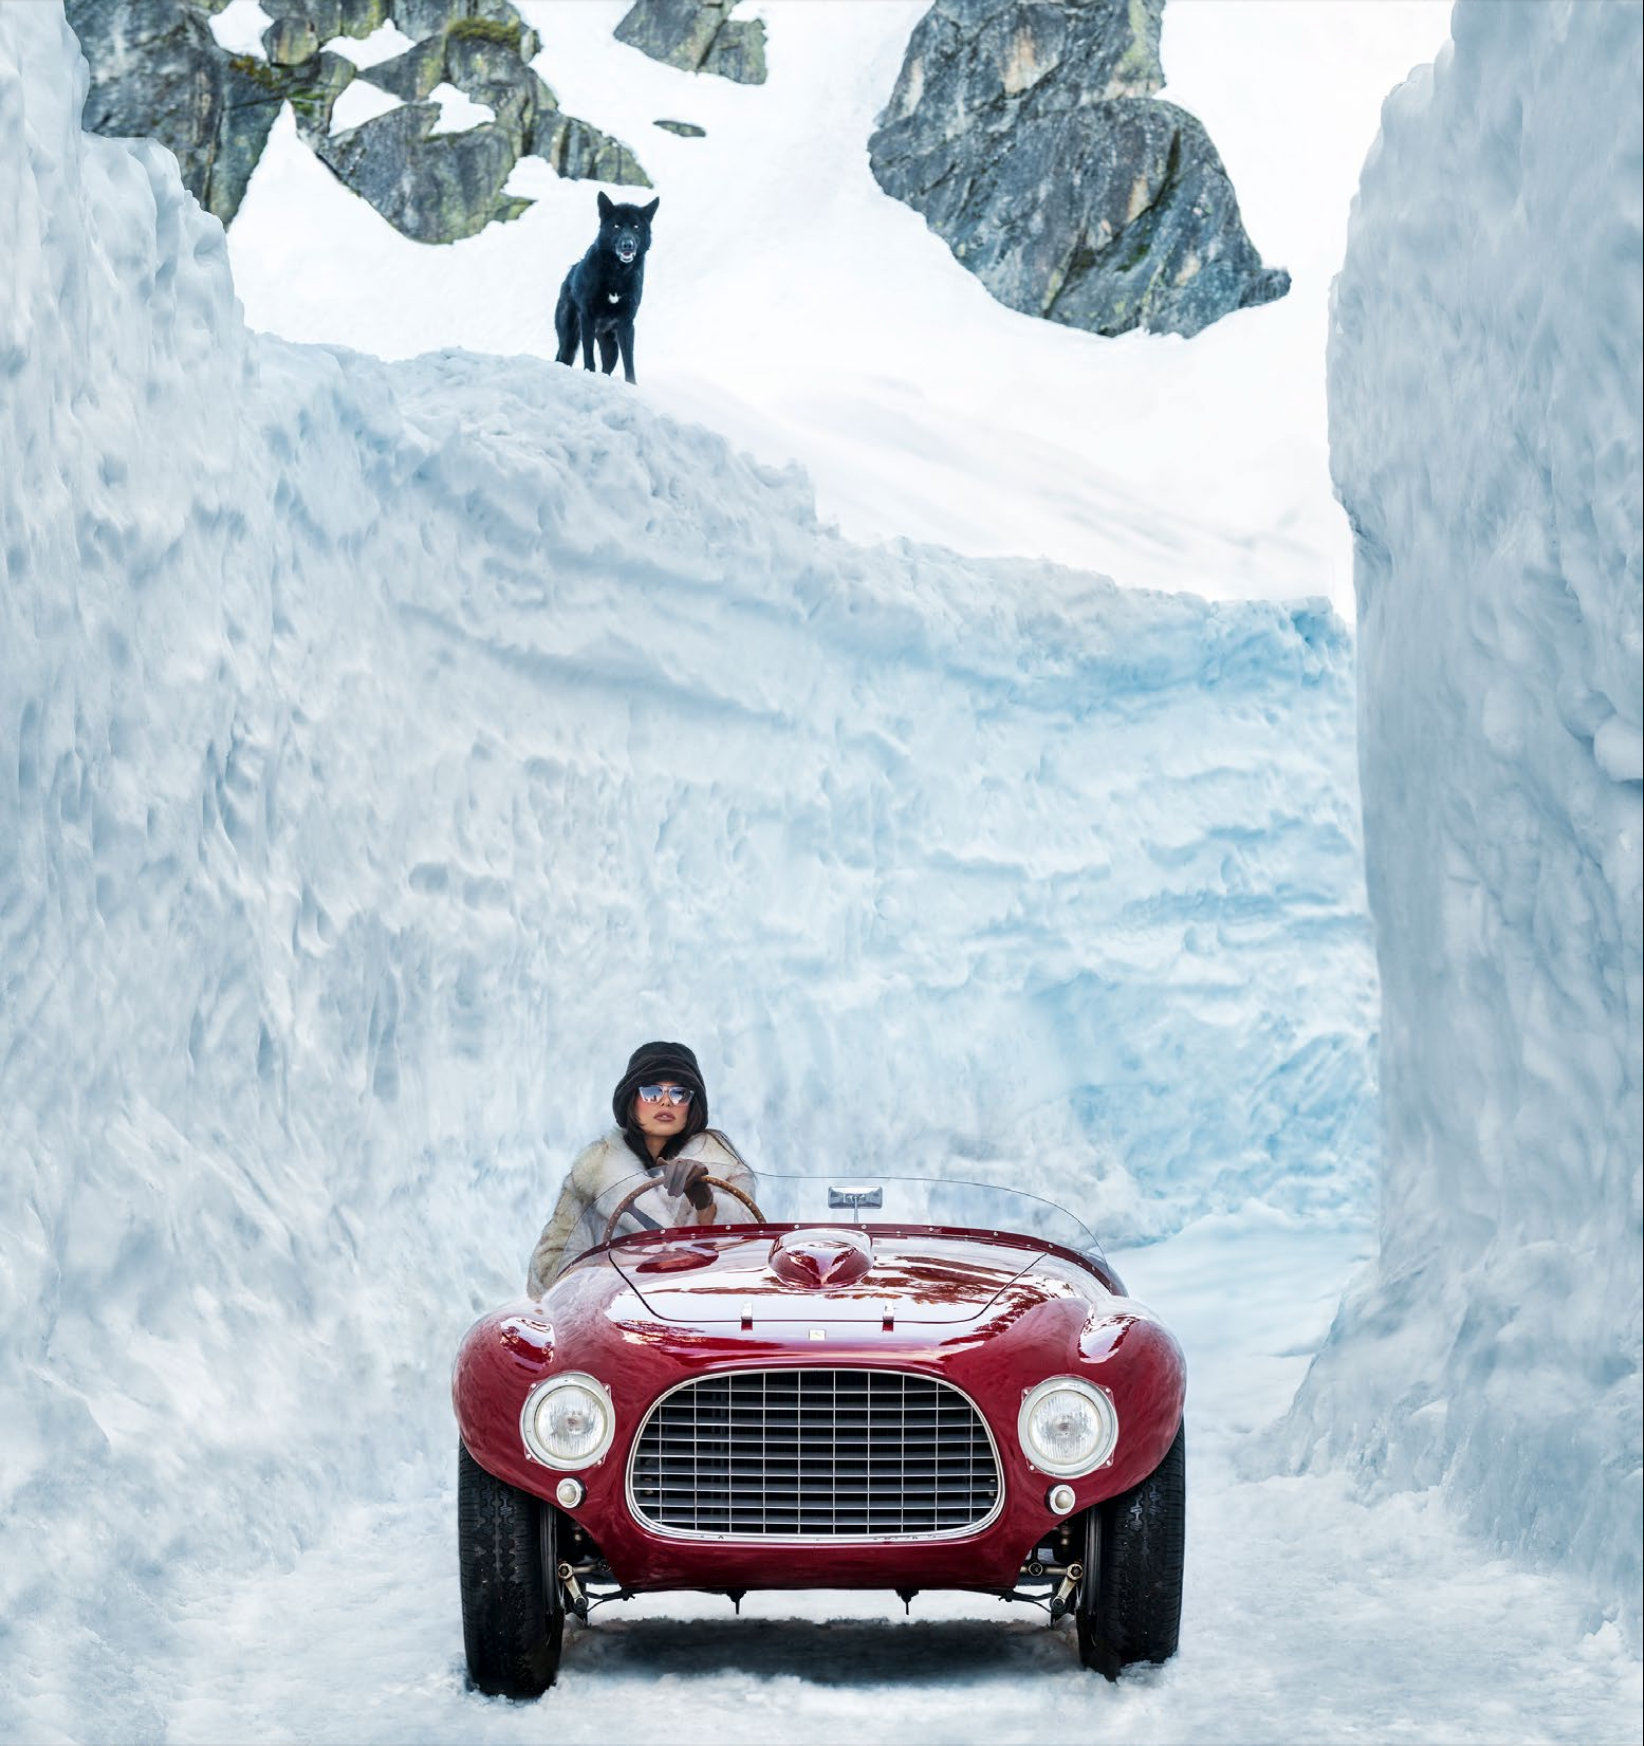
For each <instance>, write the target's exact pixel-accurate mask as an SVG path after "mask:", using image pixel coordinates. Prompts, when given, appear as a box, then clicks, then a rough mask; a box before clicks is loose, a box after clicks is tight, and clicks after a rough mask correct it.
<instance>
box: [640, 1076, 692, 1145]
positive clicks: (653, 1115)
mask: <svg viewBox="0 0 1644 1746" xmlns="http://www.w3.org/2000/svg"><path fill="white" fill-rule="evenodd" d="M658 1089H659V1090H661V1091H663V1092H668V1091H672V1090H677V1089H679V1082H678V1081H677V1080H674V1079H664V1080H661V1081H659V1084H658ZM690 1113H691V1106H690V1104H689V1103H688V1102H687V1103H670V1102H669V1101H668V1099H667V1097H666V1096H664V1097H661V1098H658V1099H657V1101H656V1102H655V1103H647V1102H646V1100H645V1099H644V1098H643V1097H641V1096H640V1095H639V1093H638V1092H637V1091H636V1092H635V1093H634V1121H635V1123H636V1124H637V1126H638V1128H639V1131H640V1132H641V1133H642V1134H649V1135H651V1136H652V1138H654V1139H662V1140H670V1139H672V1138H673V1136H674V1135H675V1134H681V1133H683V1132H684V1131H685V1118H686V1117H687V1116H688V1115H689V1114H690Z"/></svg>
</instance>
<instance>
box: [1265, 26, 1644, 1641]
mask: <svg viewBox="0 0 1644 1746" xmlns="http://www.w3.org/2000/svg"><path fill="white" fill-rule="evenodd" d="M1641 25H1644V13H1641V12H1640V10H1639V8H1638V7H1636V6H1587V5H1576V6H1571V5H1547V6H1496V5H1462V6H1460V7H1458V8H1457V10H1456V14H1455V21H1454V33H1455V48H1454V53H1453V56H1452V55H1451V54H1448V53H1447V54H1445V55H1442V56H1441V57H1440V59H1439V61H1438V63H1437V66H1436V67H1435V68H1433V69H1431V70H1429V71H1428V72H1426V73H1425V74H1424V75H1423V76H1421V77H1418V78H1417V79H1415V80H1413V81H1412V82H1411V83H1410V84H1408V85H1406V86H1404V87H1403V88H1402V89H1401V90H1400V91H1398V92H1397V93H1395V94H1394V96H1393V97H1392V98H1391V99H1390V100H1389V102H1388V105H1387V108H1386V110H1385V112H1384V117H1383V127H1382V134H1381V139H1380V142H1379V144H1378V146H1377V148H1376V149H1375V150H1374V151H1373V152H1372V154H1371V157H1370V161H1369V163H1368V164H1367V166H1366V168H1365V173H1364V183H1363V188H1362V192H1361V194H1360V197H1359V201H1358V204H1357V208H1356V213H1355V218H1354V222H1353V228H1352V239H1351V243H1350V246H1349V249H1348V255H1347V263H1346V266H1345V268H1344V270H1343V272H1342V275H1341V278H1340V280H1339V281H1338V283H1337V289H1336V306H1335V308H1336V330H1335V336H1334V339H1333V343H1332V347H1331V354H1330V390H1331V445H1332V457H1333V462H1334V468H1335V474H1336V479H1337V482H1338V486H1339V489H1340V493H1341V497H1342V501H1343V503H1344V504H1345V505H1346V508H1347V511H1348V514H1349V516H1350V517H1351V519H1352V522H1353V526H1354V530H1355V534H1356V540H1357V585H1358V595H1359V614H1360V701H1359V725H1360V762H1361V770H1362V780H1363V790H1364V808H1365V838H1366V850H1367V854H1368V864H1369V884H1370V897H1371V906H1372V910H1373V912H1374V915H1375V918H1376V940H1377V951H1378V956H1379V959H1380V963H1381V970H1382V989H1383V1023H1382V1088H1383V1096H1384V1099H1385V1105H1384V1107H1385V1111H1386V1136H1385V1172H1386V1174H1385V1189H1384V1194H1383V1206H1382V1233H1381V1243H1382V1246H1381V1256H1380V1260H1379V1263H1378V1264H1377V1265H1376V1267H1375V1268H1374V1270H1373V1272H1372V1273H1371V1275H1370V1276H1369V1277H1367V1278H1365V1279H1364V1280H1363V1281H1362V1282H1361V1284H1360V1285H1359V1286H1358V1288H1357V1289H1356V1291H1355V1292H1354V1293H1353V1294H1352V1295H1351V1296H1350V1298H1349V1300H1348V1301H1347V1303H1346V1304H1345V1305H1344V1308H1343V1311H1342V1314H1341V1317H1340V1319H1339V1321H1338V1324H1337V1326H1336V1329H1335V1331H1334V1333H1333V1335H1332V1339H1331V1342H1330V1345H1329V1346H1328V1347H1327V1349H1326V1350H1325V1352H1324V1353H1323V1354H1322V1355H1321V1357H1320V1360H1319V1362H1318V1364H1317V1365H1316V1367H1315V1369H1314V1371H1313V1373H1312V1375H1311V1377H1310V1379H1309V1383H1308V1386H1307V1388H1306V1389H1305V1390H1304V1392H1303V1395H1302V1397H1301V1401H1300V1404H1299V1407H1298V1413H1297V1429H1298V1432H1299V1434H1300V1436H1301V1438H1302V1439H1303V1440H1304V1441H1305V1440H1306V1439H1308V1438H1310V1437H1313V1436H1318V1437H1321V1438H1322V1439H1323V1441H1324V1442H1325V1444H1326V1445H1327V1446H1328V1447H1329V1448H1330V1449H1332V1450H1335V1451H1338V1452H1340V1451H1346V1452H1350V1453H1352V1454H1353V1455H1354V1456H1355V1457H1356V1458H1357V1459H1358V1460H1359V1461H1360V1462H1362V1463H1363V1464H1364V1466H1365V1467H1366V1469H1367V1470H1368V1471H1369V1472H1371V1473H1373V1474H1376V1475H1378V1476H1380V1477H1381V1478H1383V1479H1385V1480H1387V1481H1389V1482H1390V1483H1393V1484H1396V1485H1408V1484H1418V1485H1419V1484H1426V1483H1430V1482H1432V1481H1435V1480H1438V1479H1440V1478H1441V1477H1444V1478H1447V1479H1448V1481H1449V1483H1450V1486H1451V1489H1452V1490H1453V1491H1454V1493H1455V1495H1456V1496H1457V1497H1458V1498H1459V1499H1461V1500H1462V1501H1463V1502H1464V1503H1465V1505H1466V1508H1467V1510H1468V1511H1469V1513H1470V1514H1471V1516H1472V1517H1473V1518H1474V1519H1475V1520H1476V1521H1477V1522H1478V1523H1480V1524H1482V1525H1483V1526H1484V1527H1486V1528H1487V1529H1488V1530H1489V1531H1490V1532H1491V1533H1492V1534H1494V1535H1495V1536H1497V1537H1498V1538H1499V1539H1500V1540H1501V1541H1503V1542H1505V1543H1506V1544H1507V1545H1508V1546H1510V1547H1513V1548H1516V1549H1523V1550H1528V1551H1531V1552H1534V1553H1538V1554H1542V1555H1545V1556H1550V1557H1553V1558H1567V1559H1568V1560H1569V1561H1570V1562H1571V1564H1572V1565H1573V1566H1574V1567H1575V1568H1576V1569H1577V1570H1579V1571H1583V1572H1586V1573H1588V1574H1589V1575H1591V1576H1593V1577H1596V1578H1597V1580H1598V1583H1599V1585H1600V1586H1601V1588H1602V1591H1603V1594H1604V1596H1605V1597H1606V1600H1607V1602H1608V1604H1609V1605H1611V1606H1612V1607H1615V1606H1619V1607H1622V1608H1623V1609H1624V1610H1625V1611H1626V1612H1627V1614H1628V1615H1629V1616H1630V1617H1631V1619H1632V1622H1633V1627H1634V1629H1635V1630H1636V1627H1637V1619H1638V1596H1639V1580H1640V1571H1639V1544H1640V1471H1639V1469H1640V1438H1639V1411H1640V1402H1639V1386H1640V1378H1639V1353H1640V1324H1639V1287H1640V1280H1639V1256H1640V1177H1639V1159H1640V1149H1641V1134H1640V1099H1641V1080H1644V1075H1641V1070H1640V930H1641V920H1640V896H1641V892H1640V837H1641V833H1640V792H1641V789H1640V776H1641V774H1644V772H1641V769H1640V732H1639V728H1640V708H1641V706H1640V389H1641V381H1640V254H1639V250H1640V148H1639V127H1640V113H1639V112H1640V97H1639V92H1640V30H1641Z"/></svg>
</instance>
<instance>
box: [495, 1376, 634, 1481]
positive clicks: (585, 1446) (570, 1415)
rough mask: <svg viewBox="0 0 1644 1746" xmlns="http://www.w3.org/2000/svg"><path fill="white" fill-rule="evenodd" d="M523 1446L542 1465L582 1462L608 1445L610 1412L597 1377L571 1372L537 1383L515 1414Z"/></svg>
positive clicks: (608, 1400)
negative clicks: (518, 1414)
mask: <svg viewBox="0 0 1644 1746" xmlns="http://www.w3.org/2000/svg"><path fill="white" fill-rule="evenodd" d="M519 1428H520V1435H521V1436H522V1437H524V1439H525V1447H526V1448H527V1449H528V1450H529V1451H530V1453H531V1454H532V1455H534V1456H535V1457H536V1458H537V1460H538V1461H540V1462H542V1463H543V1464H544V1466H547V1467H587V1466H589V1465H590V1464H591V1463H593V1462H595V1461H597V1460H598V1459H599V1458H600V1456H602V1455H603V1454H604V1453H605V1451H606V1450H607V1449H609V1448H610V1446H611V1438H612V1436H613V1435H614V1434H615V1432H616V1415H615V1414H614V1413H613V1412H612V1411H611V1397H610V1395H609V1394H608V1393H607V1392H606V1390H605V1385H604V1384H603V1383H602V1382H598V1381H596V1380H595V1379H594V1378H593V1377H592V1376H584V1375H582V1374H581V1373H580V1372H577V1371H568V1372H566V1374H565V1375H563V1376H551V1377H549V1379H548V1380H547V1381H546V1382H539V1383H538V1384H537V1386H536V1387H535V1388H533V1389H532V1390H531V1392H530V1393H529V1394H528V1395H527V1396H526V1397H525V1407H524V1410H523V1411H522V1412H521V1413H520V1416H519Z"/></svg>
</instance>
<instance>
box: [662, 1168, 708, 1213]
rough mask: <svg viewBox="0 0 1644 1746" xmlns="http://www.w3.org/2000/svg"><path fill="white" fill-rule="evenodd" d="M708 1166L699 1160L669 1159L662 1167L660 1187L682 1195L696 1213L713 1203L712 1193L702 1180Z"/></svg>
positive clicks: (670, 1192)
mask: <svg viewBox="0 0 1644 1746" xmlns="http://www.w3.org/2000/svg"><path fill="white" fill-rule="evenodd" d="M707 1174H708V1166H707V1165H706V1164H704V1163H703V1162H702V1160H701V1159H700V1158H670V1159H669V1160H668V1162H667V1163H666V1164H664V1165H663V1167H662V1186H663V1187H664V1188H665V1189H667V1191H668V1192H669V1194H682V1195H684V1196H685V1198H686V1199H687V1200H688V1201H689V1202H690V1203H691V1205H692V1206H694V1207H695V1208H696V1210H697V1211H698V1212H701V1211H703V1210H704V1209H705V1208H707V1207H710V1206H712V1205H713V1203H714V1191H713V1190H712V1189H711V1188H709V1187H708V1185H707V1184H706V1183H705V1182H704V1181H703V1180H702V1179H703V1177H705V1176H706V1175H707Z"/></svg>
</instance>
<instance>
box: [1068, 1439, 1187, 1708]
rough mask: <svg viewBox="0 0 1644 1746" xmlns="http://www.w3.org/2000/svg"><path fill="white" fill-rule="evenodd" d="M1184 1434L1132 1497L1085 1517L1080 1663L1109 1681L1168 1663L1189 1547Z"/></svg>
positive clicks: (1078, 1616) (1079, 1608) (1174, 1640)
mask: <svg viewBox="0 0 1644 1746" xmlns="http://www.w3.org/2000/svg"><path fill="white" fill-rule="evenodd" d="M1183 1432H1184V1427H1181V1426H1178V1427H1177V1431H1176V1440H1175V1442H1173V1443H1172V1444H1171V1445H1170V1448H1169V1451H1168V1452H1167V1453H1166V1455H1165V1458H1164V1460H1163V1461H1161V1462H1160V1463H1159V1465H1158V1466H1157V1467H1155V1468H1154V1469H1153V1471H1152V1472H1151V1473H1150V1474H1149V1475H1148V1476H1147V1478H1146V1479H1144V1480H1143V1481H1142V1482H1141V1484H1140V1485H1135V1486H1132V1487H1131V1488H1130V1490H1129V1491H1126V1492H1121V1493H1120V1494H1119V1496H1118V1497H1115V1498H1109V1499H1108V1501H1107V1502H1106V1503H1101V1504H1097V1505H1095V1506H1094V1507H1093V1508H1091V1509H1089V1510H1087V1511H1086V1512H1085V1558H1084V1564H1085V1573H1084V1577H1083V1579H1082V1580H1081V1581H1080V1583H1079V1596H1078V1601H1077V1603H1076V1605H1075V1608H1074V1614H1075V1618H1076V1619H1077V1622H1078V1626H1079V1659H1080V1660H1081V1661H1082V1662H1083V1663H1084V1664H1085V1666H1086V1667H1093V1668H1095V1670H1096V1671H1097V1672H1098V1673H1100V1674H1102V1675H1103V1676H1104V1677H1105V1678H1107V1679H1117V1678H1118V1677H1119V1673H1120V1670H1121V1669H1122V1668H1126V1667H1129V1666H1130V1665H1132V1663H1134V1662H1137V1661H1168V1660H1169V1659H1170V1657H1171V1656H1172V1655H1174V1654H1175V1653H1176V1643H1177V1639H1178V1637H1179V1636H1180V1633H1181V1623H1182V1567H1183V1559H1184V1554H1185V1551H1186V1544H1187V1443H1186V1440H1185V1437H1184V1434H1183Z"/></svg>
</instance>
